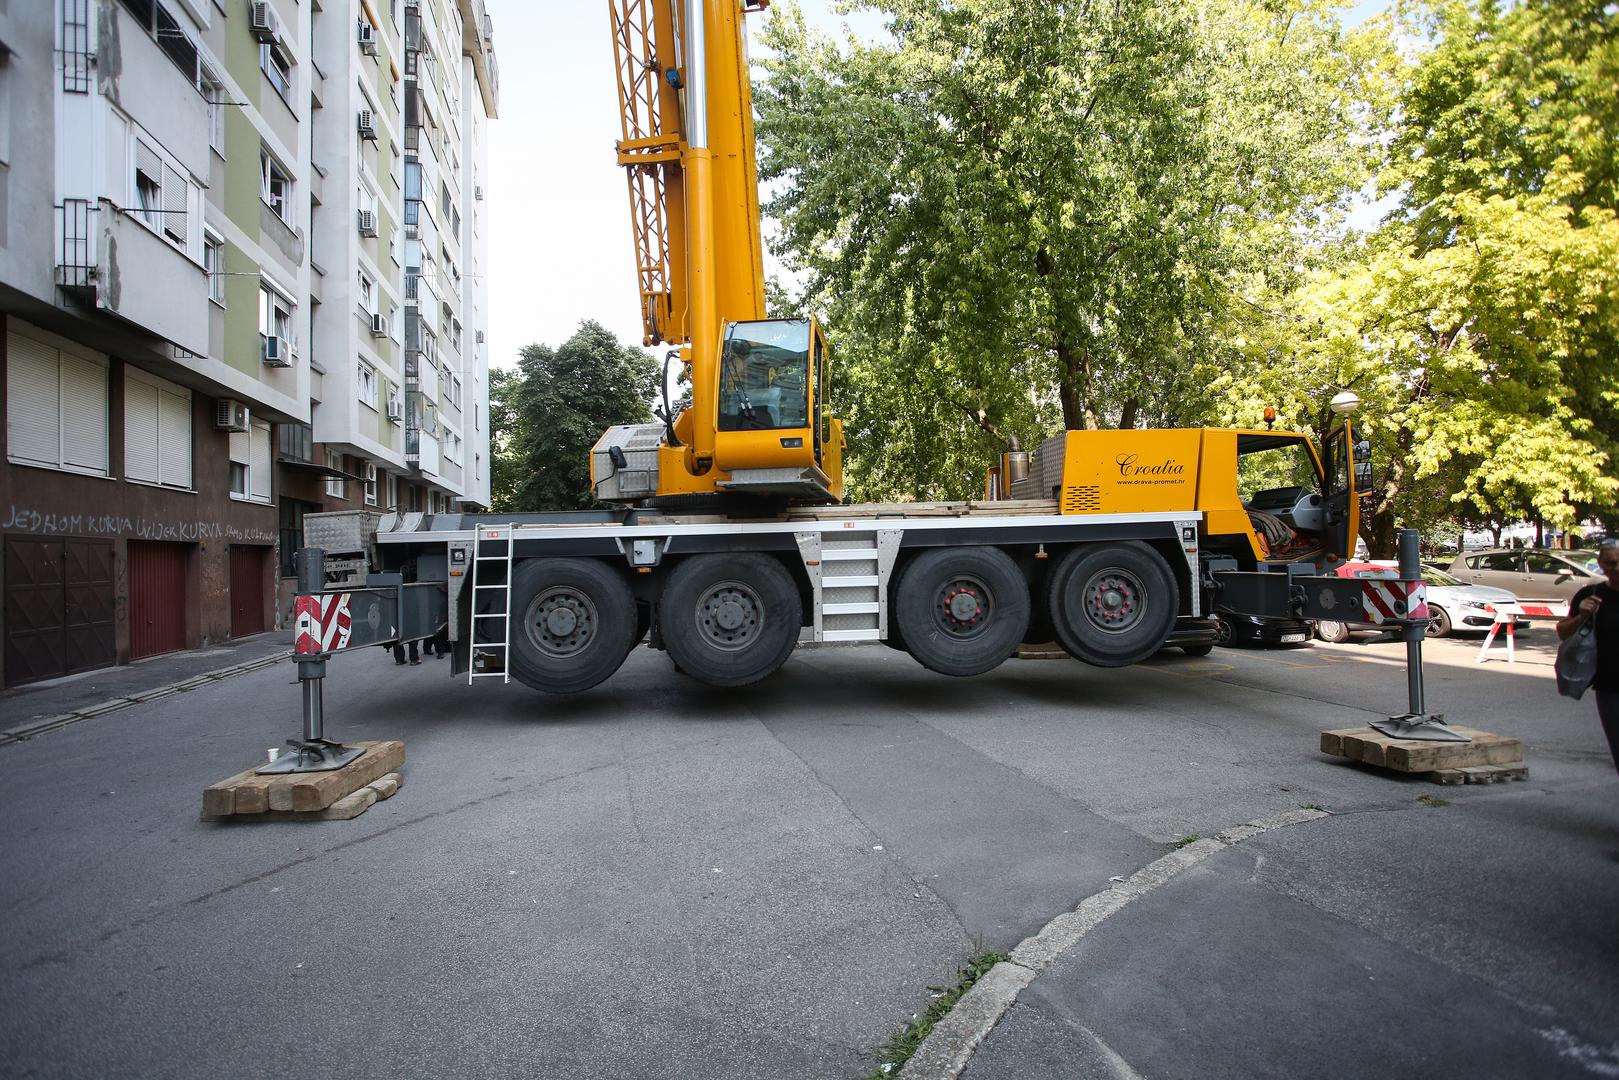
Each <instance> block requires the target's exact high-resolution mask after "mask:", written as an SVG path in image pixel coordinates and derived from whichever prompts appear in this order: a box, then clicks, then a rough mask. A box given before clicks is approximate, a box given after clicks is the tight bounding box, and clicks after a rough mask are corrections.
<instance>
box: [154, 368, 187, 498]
mask: <svg viewBox="0 0 1619 1080" xmlns="http://www.w3.org/2000/svg"><path fill="white" fill-rule="evenodd" d="M158 457H159V461H158V480H159V482H160V483H163V484H167V485H168V486H170V487H181V488H188V487H190V486H191V395H190V394H186V393H175V392H172V391H169V390H159V391H158Z"/></svg>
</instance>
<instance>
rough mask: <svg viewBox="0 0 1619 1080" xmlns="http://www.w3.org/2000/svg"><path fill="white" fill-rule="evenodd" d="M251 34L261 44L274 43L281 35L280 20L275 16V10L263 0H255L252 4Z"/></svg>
mask: <svg viewBox="0 0 1619 1080" xmlns="http://www.w3.org/2000/svg"><path fill="white" fill-rule="evenodd" d="M252 12H253V14H252V26H253V36H254V37H255V38H257V39H258V41H259V44H261V45H274V44H276V43H277V42H278V41H279V40H280V37H281V22H280V20H279V19H277V18H276V17H275V10H274V9H273V8H271V7H270V5H269V4H268V3H265V2H263V0H256V2H255V3H254V4H253V5H252Z"/></svg>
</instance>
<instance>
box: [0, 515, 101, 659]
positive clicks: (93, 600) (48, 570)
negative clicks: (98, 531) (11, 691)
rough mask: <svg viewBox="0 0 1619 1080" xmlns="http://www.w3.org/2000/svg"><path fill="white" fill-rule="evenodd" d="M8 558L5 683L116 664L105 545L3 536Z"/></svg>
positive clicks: (85, 541) (89, 541)
mask: <svg viewBox="0 0 1619 1080" xmlns="http://www.w3.org/2000/svg"><path fill="white" fill-rule="evenodd" d="M5 557H6V577H5V584H6V596H5V650H6V680H5V681H6V685H7V686H16V685H18V684H20V683H27V682H35V681H37V680H39V679H49V678H52V677H53V676H56V675H69V674H72V673H73V672H76V671H89V670H90V669H92V668H98V667H107V666H108V665H110V664H111V663H113V661H114V660H116V659H117V655H116V652H115V651H114V646H113V586H112V542H111V541H110V540H40V539H36V538H34V537H24V536H8V537H6V540H5Z"/></svg>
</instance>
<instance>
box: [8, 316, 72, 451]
mask: <svg viewBox="0 0 1619 1080" xmlns="http://www.w3.org/2000/svg"><path fill="white" fill-rule="evenodd" d="M57 379H58V374H57V353H56V350H55V349H54V348H52V347H51V346H49V345H46V344H44V343H43V342H39V341H35V340H34V339H33V338H30V337H23V336H22V335H21V334H16V333H7V334H6V454H7V456H9V457H10V458H11V460H13V461H27V462H32V463H34V464H37V465H58V464H60V463H61V460H62V458H61V454H62V444H61V427H60V420H61V414H60V411H59V408H60V406H59V400H58V396H57Z"/></svg>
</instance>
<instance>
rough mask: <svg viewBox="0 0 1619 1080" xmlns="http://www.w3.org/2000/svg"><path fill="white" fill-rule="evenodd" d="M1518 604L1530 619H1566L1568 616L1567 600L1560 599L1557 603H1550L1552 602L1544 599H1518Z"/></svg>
mask: <svg viewBox="0 0 1619 1080" xmlns="http://www.w3.org/2000/svg"><path fill="white" fill-rule="evenodd" d="M1518 606H1519V607H1520V608H1522V609H1523V613H1524V614H1525V615H1528V616H1529V617H1530V618H1532V619H1566V618H1568V601H1567V600H1563V601H1560V602H1557V603H1552V602H1550V601H1546V600H1540V601H1531V602H1529V603H1525V602H1524V601H1522V600H1520V601H1518Z"/></svg>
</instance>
